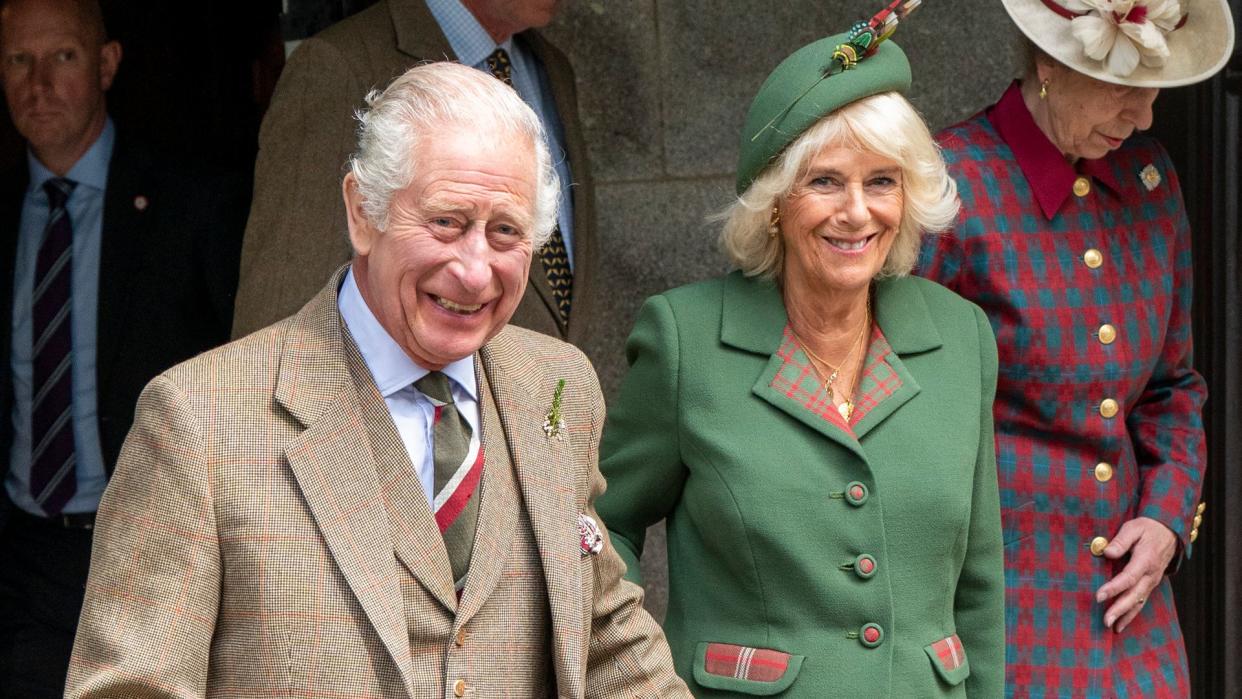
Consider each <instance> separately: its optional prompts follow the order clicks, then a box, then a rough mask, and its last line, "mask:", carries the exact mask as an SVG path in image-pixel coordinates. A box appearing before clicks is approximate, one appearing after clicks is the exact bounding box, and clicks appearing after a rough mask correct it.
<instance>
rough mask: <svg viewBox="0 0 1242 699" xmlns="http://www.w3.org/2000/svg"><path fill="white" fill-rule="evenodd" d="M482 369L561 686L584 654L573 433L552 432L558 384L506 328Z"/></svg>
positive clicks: (576, 672)
mask: <svg viewBox="0 0 1242 699" xmlns="http://www.w3.org/2000/svg"><path fill="white" fill-rule="evenodd" d="M479 357H480V360H481V361H482V365H483V372H484V374H485V375H486V376H487V380H488V382H489V383H490V385H491V396H492V397H493V398H494V399H495V401H496V413H497V415H498V416H499V420H500V428H501V430H502V432H503V433H504V440H505V443H506V444H507V445H508V446H509V453H510V455H511V457H512V459H513V464H514V466H515V467H516V469H515V470H516V471H517V474H518V489H519V492H520V493H521V497H522V500H523V502H524V504H525V506H526V512H527V514H528V515H529V516H530V521H531V526H532V528H533V529H534V535H535V542H536V545H537V546H538V547H539V558H540V561H541V562H542V563H543V577H544V580H545V583H546V585H547V588H548V601H549V607H550V608H551V610H552V659H553V662H554V663H555V666H556V674H557V683H558V686H560V687H562V688H565V687H574V686H577V685H579V684H580V683H581V673H582V670H583V669H584V663H585V662H586V659H585V658H584V657H583V656H582V649H581V647H580V641H581V639H582V638H583V637H584V634H585V633H586V632H587V630H586V629H584V628H583V620H582V615H581V610H582V608H583V605H584V604H586V601H585V600H583V599H582V570H581V567H580V563H581V561H580V556H581V554H580V542H579V539H578V529H577V514H578V513H579V512H580V511H581V510H582V508H583V506H584V505H583V503H579V502H578V497H577V490H576V488H575V483H574V481H573V480H572V479H571V478H570V476H571V475H572V474H573V473H574V464H573V461H572V459H573V450H572V445H571V444H570V443H569V441H568V440H570V439H573V438H574V437H573V433H572V431H568V430H567V432H569V434H566V435H565V440H564V441H561V440H557V439H554V438H549V437H547V436H546V435H545V434H544V432H543V427H542V426H543V421H544V418H545V416H546V413H547V410H548V409H549V408H550V407H551V405H552V391H553V388H554V387H553V386H552V385H548V386H540V385H539V377H542V376H544V373H543V371H542V369H541V367H539V366H537V365H535V364H534V363H533V362H532V360H531V359H530V358H529V357H528V356H527V355H526V354H524V353H523V352H522V351H521V349H520V348H518V347H516V346H514V345H513V344H512V342H511V341H510V340H509V339H508V337H507V336H506V334H505V333H501V334H500V335H498V336H497V337H496V338H495V339H494V340H492V342H490V343H488V344H487V345H486V346H485V347H483V349H482V350H480V352H479Z"/></svg>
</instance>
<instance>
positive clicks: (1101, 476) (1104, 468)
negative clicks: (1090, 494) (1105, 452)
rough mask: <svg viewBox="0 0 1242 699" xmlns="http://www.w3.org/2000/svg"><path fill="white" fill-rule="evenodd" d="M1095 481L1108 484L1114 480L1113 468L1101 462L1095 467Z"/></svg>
mask: <svg viewBox="0 0 1242 699" xmlns="http://www.w3.org/2000/svg"><path fill="white" fill-rule="evenodd" d="M1095 479H1096V480H1097V481H1099V482H1101V483H1107V482H1109V481H1111V480H1112V479H1113V467H1112V466H1111V465H1110V464H1108V463H1106V462H1104V461H1101V462H1100V463H1098V464H1096V465H1095Z"/></svg>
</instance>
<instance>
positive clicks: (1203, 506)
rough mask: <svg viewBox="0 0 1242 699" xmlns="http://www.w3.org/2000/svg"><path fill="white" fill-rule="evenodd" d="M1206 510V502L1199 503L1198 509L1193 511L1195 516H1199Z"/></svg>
mask: <svg viewBox="0 0 1242 699" xmlns="http://www.w3.org/2000/svg"><path fill="white" fill-rule="evenodd" d="M1206 509H1207V503H1206V502H1201V503H1199V507H1198V508H1196V509H1195V514H1197V515H1201V514H1203V511H1204V510H1206Z"/></svg>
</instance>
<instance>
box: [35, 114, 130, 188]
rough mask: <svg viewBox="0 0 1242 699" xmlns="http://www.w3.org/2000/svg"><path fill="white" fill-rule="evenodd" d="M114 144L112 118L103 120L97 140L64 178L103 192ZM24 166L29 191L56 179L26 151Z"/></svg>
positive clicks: (106, 183)
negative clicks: (26, 172) (25, 167)
mask: <svg viewBox="0 0 1242 699" xmlns="http://www.w3.org/2000/svg"><path fill="white" fill-rule="evenodd" d="M115 142H116V127H114V126H113V125H112V118H111V117H108V118H106V119H105V120H104V127H103V131H102V132H101V133H100V134H99V138H97V139H95V142H94V143H92V144H91V147H90V148H87V149H86V152H85V153H83V154H82V157H81V158H78V162H76V163H74V164H73V167H71V168H69V172H67V173H65V178H66V179H70V180H73V181H74V182H76V183H77V185H78V186H79V187H80V186H82V185H86V186H87V187H92V188H94V189H97V190H99V191H101V192H102V191H104V190H105V189H107V186H108V162H109V161H111V160H112V144H113V143H115ZM26 166H27V169H28V171H29V173H30V191H35V190H39V189H42V187H43V183H44V182H46V181H48V180H49V179H51V178H53V177H56V174H55V173H53V172H52V171H51V170H49V169H47V166H45V165H44V164H43V163H41V162H39V159H38V158H37V157H35V154H34V153H33V152H32V151H30V149H27V150H26Z"/></svg>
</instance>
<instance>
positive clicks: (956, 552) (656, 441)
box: [599, 272, 1004, 699]
mask: <svg viewBox="0 0 1242 699" xmlns="http://www.w3.org/2000/svg"><path fill="white" fill-rule="evenodd" d="M874 310H875V319H876V322H877V324H878V327H879V328H880V329H881V331H882V335H873V339H872V347H873V349H874V348H876V347H877V346H886V347H888V348H889V349H888V350H887V351H886V352H885V353H884V354H883V355H882V360H880V361H876V362H875V363H874V364H872V365H871V366H872V369H869V370H868V372H867V374H866V376H865V377H864V380H863V382H862V383H864V384H874V385H872V387H871V388H870V389H866V391H865V394H864V395H870V397H869V398H867V399H866V400H865V401H864V400H860V401H859V408H858V409H859V410H860V411H863V410H865V413H864V414H861V416H856V417H857V420H856V421H855V422H854V424H853V430H852V433H851V432H847V431H846V429H845V428H844V427H841V426H838V424H836V423H834V422H832V421H829V420H826V419H825V417H824V413H827V412H829V411H832V412H835V411H834V409H833V407H832V406H831V404H830V403H827V402H826V400H825V398H824V395H823V393H822V387H821V386H820V384H819V382H818V379H816V378H815V375H814V374H813V373H812V372H811V371H810V370H809V369H807V362H806V359H805V355H804V354H803V353H802V352H801V350H800V349H799V348H798V346H797V344H796V342H794V341H793V340H792V336H791V335H789V334H788V332H787V329H786V325H787V316H786V313H785V308H784V305H783V303H782V300H781V297H780V292H779V291H778V289H777V288H776V286H775V285H774V284H772V283H771V282H765V281H758V280H754V279H749V278H746V277H743V276H742V275H741V274H740V273H736V272H735V273H733V274H732V275H729V276H727V277H724V278H722V279H715V280H711V281H707V282H702V283H698V284H694V285H691V286H687V287H682V288H679V289H675V290H673V291H669V292H666V293H664V294H661V295H659V296H655V297H652V298H651V299H649V300H648V301H647V302H646V304H645V305H644V306H643V309H642V311H641V313H640V316H639V319H638V321H637V324H636V325H635V328H634V331H633V333H632V334H631V335H630V339H629V342H628V345H627V355H628V358H629V361H630V365H631V366H630V372H629V374H628V375H627V376H626V378H625V381H624V383H623V384H622V388H621V393H620V396H619V398H618V399H617V400H616V401H615V403H614V405H613V406H612V407H611V410H610V415H609V419H608V423H607V426H606V427H605V430H604V442H603V446H602V448H601V454H602V459H601V469H602V470H603V471H604V474H605V477H606V478H607V479H608V483H609V490H608V493H607V494H606V495H605V496H604V497H603V498H601V499H600V501H599V509H600V513H601V514H602V515H603V516H604V517H605V518H606V519H607V521H608V522H609V525H610V527H611V530H612V535H613V541H614V543H615V544H616V546H617V550H618V551H620V552H621V556H622V558H624V559H625V561H626V563H627V565H628V566H629V568H628V570H629V573H628V574H629V575H630V576H631V577H634V578H635V579H637V575H638V559H639V556H640V554H641V553H642V548H643V539H644V534H645V531H646V528H647V527H648V526H649V525H651V524H653V523H655V522H657V521H659V520H661V519H665V518H666V519H667V527H668V560H669V564H668V565H669V602H668V614H667V617H666V618H665V624H664V625H665V632H666V633H667V634H668V638H669V643H670V645H671V647H672V649H673V661H674V663H676V666H677V671H678V673H679V674H681V676H682V677H684V678H685V679H686V681H687V684H689V685H690V687H691V690H692V691H693V692H694V693H695V695H696V696H700V697H723V696H742V695H775V694H780V696H783V697H808V698H810V697H814V698H817V699H818V698H820V697H830V696H842V697H863V696H865V697H938V696H956V697H961V696H967V695H969V696H972V697H995V696H997V695H999V694H1000V692H1001V688H1002V686H1003V679H1002V678H1003V669H1004V655H1003V650H1004V638H1003V635H1002V633H1003V630H1004V620H1003V617H1002V613H1003V608H1004V605H1003V602H1004V596H1003V589H1004V588H1003V584H1004V583H1003V580H1002V577H1001V570H1002V569H1001V543H1000V536H1001V532H1000V514H999V509H998V504H997V495H996V473H995V459H994V452H993V443H992V417H991V413H992V395H993V390H994V383H993V382H994V379H995V372H996V356H995V347H994V344H993V340H992V332H991V328H990V327H989V326H988V324H987V320H986V318H985V317H984V316H983V314H982V312H981V311H979V310H978V309H977V308H976V307H974V306H973V305H971V304H969V303H967V302H965V301H963V300H962V299H961V298H959V297H958V296H956V295H954V294H952V293H950V292H948V291H946V290H945V289H944V288H943V287H941V286H939V285H937V284H933V283H930V282H927V281H926V280H923V279H917V278H902V279H890V280H885V281H880V282H878V283H876V285H875V294H874ZM873 354H874V352H873ZM867 377H873V378H875V379H877V380H876V381H874V382H872V380H871V378H867ZM808 381H809V383H810V385H811V386H812V387H811V388H807V384H808ZM864 403H865V405H864ZM825 407H826V410H825Z"/></svg>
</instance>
